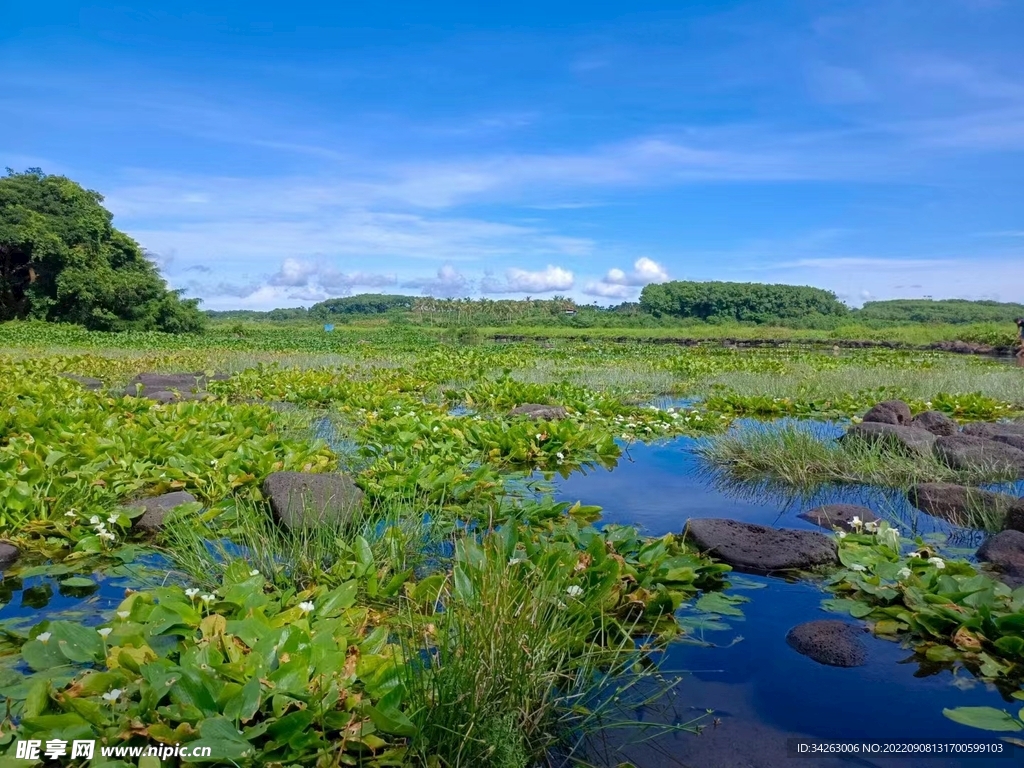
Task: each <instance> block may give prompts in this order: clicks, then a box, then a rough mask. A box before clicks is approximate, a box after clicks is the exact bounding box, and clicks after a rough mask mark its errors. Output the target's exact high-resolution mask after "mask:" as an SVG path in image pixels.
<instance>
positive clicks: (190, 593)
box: [185, 587, 199, 600]
mask: <svg viewBox="0 0 1024 768" xmlns="http://www.w3.org/2000/svg"><path fill="white" fill-rule="evenodd" d="M198 594H199V590H198V589H196V588H195V587H192V588H191V589H186V590H185V597H187V598H189V599H190V600H191V599H192V598H193V597H195V596H196V595H198Z"/></svg>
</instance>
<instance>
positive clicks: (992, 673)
mask: <svg viewBox="0 0 1024 768" xmlns="http://www.w3.org/2000/svg"><path fill="white" fill-rule="evenodd" d="M840 542H841V543H840V547H839V558H840V560H841V562H842V564H843V566H844V567H843V568H841V569H840V570H839V571H837V572H836V573H834V574H833V575H832V576H830V577H829V578H828V580H827V584H828V587H829V589H830V590H831V591H832V592H833V593H834V594H835V595H836V597H835V598H833V599H831V600H828V601H826V607H828V608H829V609H831V610H835V611H843V612H847V613H849V614H850V615H851V616H853V617H855V618H859V619H866V620H867V621H869V622H871V624H872V629H873V630H874V632H875V634H876V635H879V636H882V637H899V636H902V637H905V638H909V640H910V641H911V642H912V644H913V646H914V649H915V651H916V652H917V653H919V654H921V655H922V656H923V657H924V658H925V659H927V660H928V661H931V662H934V663H937V664H951V663H953V662H959V663H962V664H964V665H965V666H967V667H968V668H969V669H971V670H972V671H973V672H975V674H977V675H978V676H979V677H981V678H983V679H991V680H999V679H1004V678H1005V679H1009V680H1012V681H1014V682H1015V683H1017V684H1019V683H1020V681H1021V679H1022V678H1024V588H1020V589H1017V590H1011V589H1010V588H1009V587H1007V586H1006V585H1005V584H1003V583H1002V582H999V581H996V580H994V579H992V578H990V577H989V576H987V575H985V574H980V573H978V572H977V570H976V569H975V568H974V567H973V566H971V565H970V564H969V563H966V562H964V561H958V560H953V559H948V558H943V557H938V556H937V554H936V552H935V550H934V548H933V547H930V546H928V545H927V544H926V543H925V542H924V541H922V540H920V539H919V540H916V541H914V542H906V541H904V540H903V539H901V537H900V535H899V531H897V530H896V529H894V528H891V527H890V526H889V525H888V524H886V523H884V522H883V523H881V524H880V525H878V526H877V528H876V529H875V530H874V531H867V530H861V531H858V532H854V533H851V534H848V535H844V536H843V537H842V538H841V539H840ZM906 544H910V545H911V548H909V551H907V552H905V551H904V550H905V549H907V547H906Z"/></svg>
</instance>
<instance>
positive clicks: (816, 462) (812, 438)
mask: <svg viewBox="0 0 1024 768" xmlns="http://www.w3.org/2000/svg"><path fill="white" fill-rule="evenodd" d="M695 451H696V452H697V454H698V455H699V456H700V457H701V458H703V459H704V460H705V461H706V462H707V463H708V464H709V465H710V466H711V467H714V468H716V469H719V470H721V471H722V472H725V473H727V474H728V475H729V476H730V477H732V478H735V479H737V480H745V481H754V482H766V481H767V482H771V481H774V482H781V483H785V484H788V485H791V486H797V487H807V486H813V485H817V484H821V483H861V484H869V485H879V486H883V487H887V488H903V489H906V488H909V487H911V486H913V485H916V484H918V483H926V482H952V483H960V484H964V485H977V484H979V483H994V482H1005V481H1009V480H1013V479H1015V478H1016V473H1015V472H1014V471H1012V470H1007V469H998V468H993V467H977V468H974V469H970V470H956V469H951V468H950V467H948V466H946V465H945V464H943V463H942V462H940V461H939V460H938V459H937V458H936V457H935V456H933V455H932V454H930V453H924V454H922V453H902V452H899V451H897V450H894V449H893V448H891V447H889V446H887V445H886V444H884V443H883V442H881V441H879V442H876V443H868V442H866V441H863V440H844V441H839V440H834V439H822V438H821V437H819V436H817V435H815V434H814V433H813V432H811V431H810V430H808V429H806V428H802V427H800V426H797V425H795V424H792V423H788V422H785V423H781V424H767V425H763V426H760V427H748V428H745V429H742V430H736V431H733V432H729V433H727V434H725V435H721V436H719V437H714V438H709V439H707V440H706V441H704V442H703V443H701V444H700V445H699V446H697V448H696V449H695Z"/></svg>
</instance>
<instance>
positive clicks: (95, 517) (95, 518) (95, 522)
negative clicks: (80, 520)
mask: <svg viewBox="0 0 1024 768" xmlns="http://www.w3.org/2000/svg"><path fill="white" fill-rule="evenodd" d="M89 523H90V524H91V525H98V524H100V516H99V515H93V516H92V517H90V518H89Z"/></svg>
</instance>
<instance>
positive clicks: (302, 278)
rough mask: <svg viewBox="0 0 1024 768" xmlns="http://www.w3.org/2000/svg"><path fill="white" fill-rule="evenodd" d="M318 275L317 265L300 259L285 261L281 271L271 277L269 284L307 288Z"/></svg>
mask: <svg viewBox="0 0 1024 768" xmlns="http://www.w3.org/2000/svg"><path fill="white" fill-rule="evenodd" d="M316 273H317V267H316V265H315V264H311V263H310V262H306V261H302V260H300V259H285V260H284V261H283V262H282V263H281V269H279V270H278V272H277V274H275V275H271V277H270V280H269V281H268V282H269V283H270V284H271V285H287V286H293V287H296V286H305V285H308V284H309V280H310V278H311V277H313V276H314V275H316Z"/></svg>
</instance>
